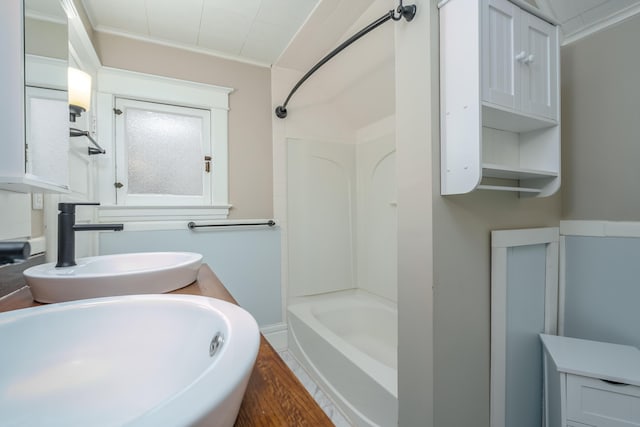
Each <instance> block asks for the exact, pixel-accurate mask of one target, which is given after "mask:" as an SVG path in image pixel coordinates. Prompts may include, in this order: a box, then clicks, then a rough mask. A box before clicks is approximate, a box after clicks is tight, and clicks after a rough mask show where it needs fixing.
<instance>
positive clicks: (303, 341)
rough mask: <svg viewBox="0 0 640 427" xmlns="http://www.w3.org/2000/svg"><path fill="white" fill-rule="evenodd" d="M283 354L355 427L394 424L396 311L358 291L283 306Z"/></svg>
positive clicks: (320, 296) (395, 422)
mask: <svg viewBox="0 0 640 427" xmlns="http://www.w3.org/2000/svg"><path fill="white" fill-rule="evenodd" d="M288 311H289V349H290V351H291V352H292V353H293V354H294V355H295V356H296V357H297V358H298V360H299V361H300V362H301V363H302V364H303V365H304V366H305V368H306V369H307V370H308V371H309V373H310V374H311V375H312V376H313V377H314V380H316V381H317V382H318V383H319V384H320V386H321V387H322V388H323V389H324V390H325V391H327V392H328V393H329V394H330V395H331V396H332V397H333V399H334V400H335V401H336V403H337V404H338V405H339V406H340V409H342V410H343V412H344V413H345V414H346V415H347V416H348V417H349V418H350V419H351V421H352V422H353V423H354V424H355V425H357V426H367V427H369V426H381V427H387V426H395V425H397V422H398V421H397V419H398V386H397V376H398V375H397V372H398V369H397V348H398V335H397V330H398V320H397V319H398V317H397V306H396V305H395V304H394V303H392V302H390V301H388V300H385V299H383V298H379V297H376V296H375V295H372V294H370V293H367V292H365V291H362V290H349V291H341V292H333V293H330V294H323V295H318V296H312V297H305V298H302V299H300V300H297V301H296V302H295V303H293V304H291V305H290V306H289V309H288Z"/></svg>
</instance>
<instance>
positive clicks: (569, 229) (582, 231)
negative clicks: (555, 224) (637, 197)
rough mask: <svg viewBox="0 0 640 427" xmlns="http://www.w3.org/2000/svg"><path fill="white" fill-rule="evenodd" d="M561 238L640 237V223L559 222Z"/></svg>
mask: <svg viewBox="0 0 640 427" xmlns="http://www.w3.org/2000/svg"><path fill="white" fill-rule="evenodd" d="M560 234H562V235H563V236H591V237H640V222H637V221H600V220H595V221H582V220H570V221H560Z"/></svg>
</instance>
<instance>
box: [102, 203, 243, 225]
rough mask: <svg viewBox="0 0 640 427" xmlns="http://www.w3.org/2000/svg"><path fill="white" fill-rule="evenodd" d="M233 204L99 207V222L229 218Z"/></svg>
mask: <svg viewBox="0 0 640 427" xmlns="http://www.w3.org/2000/svg"><path fill="white" fill-rule="evenodd" d="M230 208H231V205H216V206H115V205H111V206H109V205H106V206H104V205H103V206H100V207H99V208H98V220H99V222H114V221H117V222H125V223H127V222H137V223H147V222H157V221H163V222H166V221H211V220H220V219H227V217H228V216H229V209H230Z"/></svg>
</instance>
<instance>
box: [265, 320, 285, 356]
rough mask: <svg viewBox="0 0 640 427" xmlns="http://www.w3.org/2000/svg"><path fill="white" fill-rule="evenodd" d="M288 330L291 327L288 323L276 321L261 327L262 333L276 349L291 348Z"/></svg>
mask: <svg viewBox="0 0 640 427" xmlns="http://www.w3.org/2000/svg"><path fill="white" fill-rule="evenodd" d="M288 330H289V327H288V326H287V324H286V323H276V324H274V325H268V326H263V327H262V328H260V332H262V335H264V337H265V338H266V339H267V341H269V344H271V346H272V347H273V348H274V349H275V350H276V351H283V350H286V349H288V348H289V338H288V335H287V332H288Z"/></svg>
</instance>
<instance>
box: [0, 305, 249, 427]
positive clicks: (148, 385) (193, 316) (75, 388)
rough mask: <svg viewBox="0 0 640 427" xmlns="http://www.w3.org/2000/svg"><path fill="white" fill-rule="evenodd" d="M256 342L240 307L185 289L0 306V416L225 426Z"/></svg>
mask: <svg viewBox="0 0 640 427" xmlns="http://www.w3.org/2000/svg"><path fill="white" fill-rule="evenodd" d="M259 342H260V335H259V331H258V325H257V324H256V322H255V320H254V319H253V317H252V316H251V315H250V314H249V313H247V312H246V311H245V310H243V309H242V308H240V307H238V306H236V305H233V304H230V303H227V302H224V301H221V300H217V299H213V298H207V297H201V296H194V295H128V296H119V297H110V298H97V299H89V300H82V301H73V302H67V303H61V304H51V305H45V306H41V307H34V308H27V309H23V310H15V311H11V312H7V313H0V346H1V347H2V351H0V366H2V370H1V372H2V374H1V375H0V425H2V426H51V427H76V426H77V427H80V426H83V427H84V426H95V427H98V426H100V427H103V426H104V427H107V426H127V427H156V426H162V427H184V426H202V427H205V426H216V427H232V426H233V423H234V420H235V418H236V415H237V413H238V410H239V408H240V404H241V402H242V397H243V395H244V392H245V389H246V386H247V383H248V381H249V376H250V374H251V370H252V367H253V364H254V361H255V359H256V356H257V354H258V346H259Z"/></svg>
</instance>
